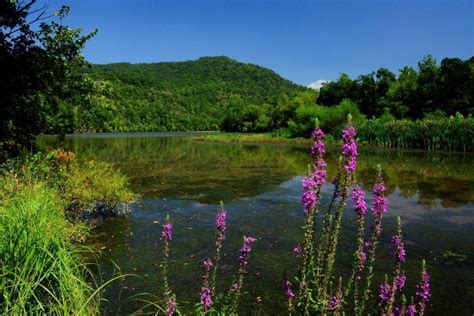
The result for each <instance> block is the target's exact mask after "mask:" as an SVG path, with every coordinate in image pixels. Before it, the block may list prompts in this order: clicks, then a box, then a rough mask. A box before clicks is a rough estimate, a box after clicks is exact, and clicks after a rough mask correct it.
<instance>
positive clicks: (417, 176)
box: [44, 135, 474, 315]
mask: <svg viewBox="0 0 474 316" xmlns="http://www.w3.org/2000/svg"><path fill="white" fill-rule="evenodd" d="M48 142H49V140H47V139H44V146H47V143H48ZM66 146H67V148H69V149H71V150H73V151H74V152H76V154H77V155H78V157H79V158H80V159H81V158H83V159H90V158H93V159H100V160H107V161H111V162H113V163H115V164H116V165H117V166H118V167H119V168H120V169H121V170H122V171H123V172H124V173H126V174H127V175H128V176H129V177H130V181H131V185H132V188H133V190H134V191H135V192H138V193H140V194H141V195H142V199H141V200H140V201H139V203H137V205H135V206H134V210H133V214H132V215H131V216H129V217H127V218H114V219H110V220H108V221H107V222H106V223H105V224H103V225H102V226H101V227H99V228H98V229H97V231H96V232H95V234H96V235H95V237H94V238H93V239H92V242H94V243H96V245H97V246H98V248H103V250H102V251H103V253H102V256H101V258H100V264H101V266H102V270H101V271H102V273H103V277H104V279H105V280H106V279H108V278H110V277H111V276H112V275H113V273H114V272H116V271H117V266H118V267H120V271H121V272H122V273H132V274H136V275H137V276H139V277H135V278H127V279H126V280H125V281H123V282H121V283H120V282H116V283H114V284H113V285H112V286H110V287H109V288H108V290H107V292H106V295H105V297H106V298H107V299H108V300H109V303H106V304H104V313H107V314H125V313H133V312H135V311H136V310H138V309H140V308H141V307H143V305H145V304H144V303H143V302H136V301H131V300H129V299H127V298H128V297H130V296H132V295H136V294H139V293H154V294H159V293H161V284H160V279H159V277H160V271H159V266H158V265H159V261H160V260H161V253H160V242H159V238H160V227H161V226H160V225H159V223H160V222H161V221H162V220H163V219H164V218H165V216H166V215H167V214H170V215H171V217H172V218H173V221H174V228H175V238H174V239H173V245H172V253H171V256H172V258H173V260H174V261H173V263H172V265H171V267H170V282H171V285H172V286H173V288H174V289H175V291H176V292H177V294H178V296H179V297H180V298H181V299H182V300H184V301H188V302H195V301H197V300H198V297H199V294H198V290H199V282H200V275H201V272H202V271H201V269H200V267H199V262H200V261H201V260H202V259H204V258H206V257H207V256H209V255H210V254H211V251H212V240H213V217H214V214H215V211H216V209H217V204H218V202H219V201H220V200H223V201H224V202H225V203H226V207H227V208H228V209H229V222H230V228H229V235H228V239H227V240H226V244H225V246H224V254H225V256H224V258H223V264H222V273H223V274H222V275H223V278H222V279H221V283H219V286H220V287H221V288H226V287H227V286H228V285H229V282H230V278H231V276H232V272H233V271H234V268H235V267H236V265H237V260H236V258H237V256H238V254H237V252H238V248H239V246H240V242H241V236H242V235H244V234H250V233H252V234H254V235H255V236H256V237H257V238H258V239H259V240H258V242H257V243H256V245H255V253H254V254H253V256H252V258H251V264H250V271H249V279H248V281H249V282H248V283H247V284H248V285H249V287H248V291H249V294H248V295H246V296H244V298H243V299H244V301H245V303H246V304H245V305H246V306H247V309H246V310H243V311H242V313H243V314H248V313H250V312H252V313H258V312H260V313H262V314H278V312H279V311H281V310H282V309H283V308H284V305H285V303H284V302H283V301H282V298H281V293H280V289H281V279H282V277H283V274H284V273H285V272H288V273H292V272H294V270H295V266H296V264H297V262H296V259H295V258H294V257H293V255H292V254H291V253H290V249H292V247H294V245H296V243H298V242H299V241H300V240H301V237H302V236H301V233H302V232H301V226H302V223H303V216H302V210H301V206H300V198H299V196H300V194H301V180H302V175H303V174H304V173H305V171H306V170H307V165H308V164H309V163H310V159H309V157H308V154H307V151H308V150H307V148H305V147H291V146H285V145H268V144H266V145H248V144H247V145H243V144H220V143H219V144H218V143H206V142H195V141H193V140H191V139H189V138H182V137H172V138H163V137H160V138H157V137H111V135H108V136H107V138H100V137H99V138H98V137H94V138H84V137H82V138H69V139H67V143H66ZM337 157H338V148H337V147H334V148H329V153H328V155H327V157H326V160H327V161H328V166H329V170H328V174H329V176H330V177H331V176H333V175H334V174H335V167H336V161H337V159H338V158H337ZM472 158H473V156H472V155H470V154H462V153H438V154H429V153H427V152H423V151H396V150H381V149H362V150H361V154H360V159H359V167H358V173H357V178H358V180H359V181H360V183H361V184H362V186H363V187H364V188H365V189H366V190H367V191H370V189H371V187H372V185H373V182H374V180H375V178H374V175H375V170H376V168H377V165H381V167H382V168H383V170H384V176H385V179H386V180H387V182H388V188H389V207H390V211H389V213H388V214H387V216H386V218H385V224H384V231H383V235H382V240H381V244H380V252H379V253H380V260H379V261H378V266H377V267H376V269H377V271H378V272H387V273H389V272H390V269H391V265H392V259H391V257H390V236H391V235H392V234H393V232H394V230H395V227H394V222H395V220H394V217H395V216H401V218H402V223H403V224H404V235H405V243H406V247H407V252H408V256H409V260H408V264H407V265H406V267H405V269H406V274H407V276H408V278H409V282H408V290H409V292H410V293H412V292H414V289H415V286H416V282H417V280H418V273H419V265H420V261H421V259H422V258H425V259H427V262H428V265H429V267H430V271H431V272H432V284H433V304H434V305H435V307H434V308H433V309H431V314H438V315H451V314H456V315H463V314H469V312H471V311H472V310H474V287H473V284H474V272H473V271H474V270H473V268H474V248H473V247H474V234H473V233H472V232H473V230H474V205H473V201H474V172H473V159H472ZM327 189H328V190H325V194H324V195H323V200H322V203H323V204H325V203H326V202H327V201H328V199H329V192H328V191H329V189H330V188H327ZM368 195H370V194H368ZM350 207H351V203H349V205H348V208H347V210H346V211H345V216H344V220H343V223H342V235H341V241H340V248H339V252H338V259H337V262H338V265H337V266H336V269H338V271H339V272H340V273H342V274H343V275H344V274H345V273H347V271H348V269H350V267H351V256H350V254H351V253H352V252H353V250H354V249H353V245H354V239H355V235H354V232H355V230H354V216H353V211H352V210H351V209H350ZM368 220H369V221H370V216H369V219H368ZM447 288H449V289H450V291H446V289H447ZM452 293H456V295H454V296H453V295H452ZM257 297H258V298H259V299H258V300H257Z"/></svg>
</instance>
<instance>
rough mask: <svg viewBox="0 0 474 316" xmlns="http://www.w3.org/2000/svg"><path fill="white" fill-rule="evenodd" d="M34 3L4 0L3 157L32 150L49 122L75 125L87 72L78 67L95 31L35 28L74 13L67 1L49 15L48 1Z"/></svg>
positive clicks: (0, 0)
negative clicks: (55, 17)
mask: <svg viewBox="0 0 474 316" xmlns="http://www.w3.org/2000/svg"><path fill="white" fill-rule="evenodd" d="M35 3H36V0H31V1H10V0H0V69H1V71H0V160H2V159H3V158H5V157H6V156H12V155H16V154H18V153H19V152H20V151H21V150H23V149H28V150H31V149H33V148H34V147H35V144H34V136H35V135H37V134H39V133H41V132H43V131H45V130H46V129H47V126H48V125H49V124H48V123H51V124H50V125H53V126H56V128H55V130H57V131H60V132H64V131H65V130H66V131H69V130H72V129H71V125H72V122H71V121H72V120H73V108H72V107H71V104H78V103H80V102H79V99H80V98H81V96H82V95H83V94H82V93H81V89H80V88H79V86H80V81H81V78H82V75H81V74H78V73H75V72H74V71H73V69H74V68H75V67H77V66H78V65H80V64H81V63H82V57H81V56H80V51H81V49H82V48H83V46H84V44H85V42H86V41H87V40H88V39H89V38H90V37H92V36H93V35H94V33H92V34H89V35H86V36H82V35H81V30H80V29H71V28H69V27H67V26H65V25H62V24H60V23H57V22H55V21H51V22H49V23H45V22H42V23H41V24H40V25H39V27H33V26H32V25H33V24H34V22H38V21H44V20H47V19H50V18H51V17H52V16H54V15H55V16H57V17H58V18H59V19H62V18H64V17H65V16H66V15H67V14H68V13H69V8H68V7H65V6H63V7H62V8H61V9H60V10H59V11H58V12H56V13H54V15H48V12H47V7H46V6H44V7H42V8H38V7H36V6H35ZM46 115H47V118H46ZM48 121H51V122H48Z"/></svg>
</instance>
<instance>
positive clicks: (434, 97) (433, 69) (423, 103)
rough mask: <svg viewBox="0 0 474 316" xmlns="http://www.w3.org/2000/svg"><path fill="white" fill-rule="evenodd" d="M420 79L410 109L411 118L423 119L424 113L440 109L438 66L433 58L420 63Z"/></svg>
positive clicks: (424, 59)
mask: <svg viewBox="0 0 474 316" xmlns="http://www.w3.org/2000/svg"><path fill="white" fill-rule="evenodd" d="M418 69H419V70H418V78H417V85H416V88H417V89H416V93H415V99H414V104H413V106H412V107H410V113H409V114H410V117H412V118H422V117H423V114H424V113H428V112H432V111H434V110H436V109H438V108H439V107H440V106H441V104H439V99H438V86H437V77H438V71H439V68H438V65H437V64H436V59H434V58H433V56H431V55H428V56H426V57H425V58H423V59H422V60H421V61H420V62H419V63H418Z"/></svg>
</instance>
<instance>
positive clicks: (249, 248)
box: [239, 237, 257, 267]
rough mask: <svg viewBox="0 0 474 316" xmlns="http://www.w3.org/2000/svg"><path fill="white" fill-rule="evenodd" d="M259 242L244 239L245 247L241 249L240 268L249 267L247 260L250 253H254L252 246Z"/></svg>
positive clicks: (251, 238) (247, 238) (249, 238)
mask: <svg viewBox="0 0 474 316" xmlns="http://www.w3.org/2000/svg"><path fill="white" fill-rule="evenodd" d="M255 241H257V239H256V238H253V237H244V245H243V246H242V248H240V256H239V260H240V266H241V267H245V266H246V265H247V263H248V262H247V258H248V255H249V253H250V252H251V251H252V244H253V243H254V242H255Z"/></svg>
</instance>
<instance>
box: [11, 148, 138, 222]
mask: <svg viewBox="0 0 474 316" xmlns="http://www.w3.org/2000/svg"><path fill="white" fill-rule="evenodd" d="M5 170H7V171H4V172H5V173H6V175H8V174H9V175H10V176H14V177H16V178H17V179H18V181H20V182H23V183H26V184H33V183H37V182H43V183H45V184H46V185H47V186H48V187H50V188H53V189H55V190H56V191H57V192H58V194H59V195H60V197H61V199H62V200H63V202H64V210H65V213H66V216H67V217H68V218H74V219H77V218H78V216H79V215H85V214H86V213H87V214H89V215H90V214H93V215H114V214H117V215H119V214H123V213H124V212H126V211H127V205H128V203H131V202H133V201H134V200H135V198H136V196H135V194H133V193H132V192H130V191H129V189H128V187H127V185H128V183H127V178H126V177H125V176H124V175H122V174H120V173H119V172H117V171H116V170H114V169H113V167H112V165H110V164H107V163H105V162H97V161H85V162H82V163H80V162H78V161H77V160H76V159H75V157H74V154H73V153H72V152H68V151H64V150H61V149H58V150H55V151H51V152H48V153H37V154H35V155H30V156H27V157H24V158H22V159H17V160H15V161H10V162H9V163H7V164H6V165H5ZM14 193H15V192H14V191H12V192H11V194H14Z"/></svg>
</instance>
